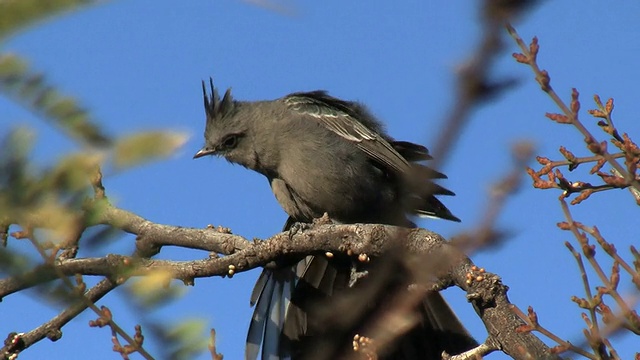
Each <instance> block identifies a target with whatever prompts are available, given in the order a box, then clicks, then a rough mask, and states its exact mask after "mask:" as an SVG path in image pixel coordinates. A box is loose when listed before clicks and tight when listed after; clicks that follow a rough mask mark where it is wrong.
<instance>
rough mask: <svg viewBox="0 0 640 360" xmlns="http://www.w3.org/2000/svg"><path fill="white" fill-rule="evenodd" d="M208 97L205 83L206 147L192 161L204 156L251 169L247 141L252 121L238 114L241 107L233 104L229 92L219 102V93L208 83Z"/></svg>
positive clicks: (211, 82)
mask: <svg viewBox="0 0 640 360" xmlns="http://www.w3.org/2000/svg"><path fill="white" fill-rule="evenodd" d="M209 83H210V86H211V94H210V95H208V94H207V90H206V87H205V82H204V81H203V82H202V92H203V95H204V110H205V114H206V117H207V120H206V127H205V131H204V141H205V145H204V146H203V147H202V149H200V150H199V151H198V152H197V153H196V154H195V155H194V156H193V158H194V159H197V158H201V157H204V156H207V155H216V156H222V157H224V158H225V159H227V160H228V161H230V162H233V163H237V164H241V165H244V166H247V167H251V163H252V150H251V146H250V144H248V141H247V135H248V131H249V126H250V124H251V119H250V117H249V116H248V115H250V114H244V113H243V112H242V111H241V108H242V106H243V104H242V103H241V102H238V101H235V100H233V97H232V96H231V89H227V91H226V92H225V93H224V96H223V97H222V99H220V96H219V95H218V90H217V89H216V88H215V87H214V86H213V80H211V79H210V80H209Z"/></svg>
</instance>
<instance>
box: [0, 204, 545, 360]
mask: <svg viewBox="0 0 640 360" xmlns="http://www.w3.org/2000/svg"><path fill="white" fill-rule="evenodd" d="M101 214H102V215H101V216H100V217H99V221H97V223H100V224H107V225H111V226H114V227H118V228H120V229H123V230H125V231H128V232H131V233H133V234H136V235H137V241H138V242H144V243H145V245H144V248H145V249H156V250H157V251H159V250H160V248H161V247H162V246H163V245H176V244H179V246H184V247H189V248H195V249H203V250H207V251H216V252H220V253H223V254H229V255H227V256H223V257H209V258H206V259H202V260H193V261H169V260H154V259H149V258H142V257H137V256H136V257H130V256H122V255H107V256H105V257H102V258H71V259H62V260H60V261H57V262H56V263H55V264H46V265H41V266H39V267H37V268H36V269H34V270H33V271H31V272H30V273H27V274H24V275H20V276H14V277H10V278H7V279H3V280H0V296H6V295H9V294H11V293H14V292H16V291H19V290H22V289H25V288H27V287H30V286H33V285H35V284H38V283H44V282H48V281H53V280H55V279H56V278H57V275H56V273H62V274H64V275H67V276H72V275H75V274H83V275H94V276H106V277H107V278H108V279H111V280H104V281H103V283H104V282H108V283H109V284H112V286H115V285H113V284H118V283H121V282H123V281H126V279H127V278H128V277H131V276H142V275H145V274H149V273H151V272H154V271H165V272H169V273H170V274H171V276H172V277H173V278H175V279H180V280H182V281H183V282H185V283H186V284H193V280H194V279H195V278H200V277H210V276H225V275H232V274H233V273H237V272H242V271H247V270H250V269H253V268H257V267H261V266H265V265H267V264H268V263H270V262H273V261H276V260H278V259H282V258H283V257H289V256H293V257H302V256H305V255H309V254H319V255H320V254H325V253H326V252H327V251H330V252H347V253H350V254H353V255H358V254H366V255H367V256H375V257H380V258H384V256H385V254H389V252H390V251H395V250H400V251H402V250H404V252H403V254H405V255H404V256H405V257H407V259H406V261H408V262H409V263H412V262H419V263H423V264H424V263H425V260H427V263H428V268H429V270H428V271H429V272H430V273H431V274H432V276H437V280H438V281H437V283H436V284H437V286H436V288H437V289H440V288H445V287H448V286H451V285H456V286H458V287H460V288H462V289H463V290H465V291H466V292H467V293H468V298H469V300H470V302H472V303H473V304H474V307H475V309H476V310H477V312H478V314H479V316H480V317H481V319H482V321H483V322H484V323H485V326H486V328H487V330H488V333H489V338H490V340H491V344H492V345H491V346H492V348H495V349H500V350H503V351H505V352H506V353H507V354H509V355H511V356H513V357H514V358H516V359H524V358H529V357H531V356H533V358H541V357H546V356H549V355H550V353H549V349H548V347H546V346H545V345H544V344H543V343H542V342H540V340H538V339H537V338H536V337H535V336H533V335H531V334H529V333H517V332H516V328H517V327H518V326H520V325H522V324H523V322H522V321H521V320H519V319H518V318H517V317H516V316H515V315H514V314H513V312H512V311H511V309H510V308H509V301H508V298H507V296H506V291H507V287H506V286H504V285H503V284H502V282H501V279H500V278H499V277H498V276H495V275H492V274H488V273H485V272H483V271H481V270H479V269H478V268H477V267H475V266H474V265H473V263H472V262H471V261H470V260H469V259H468V258H467V257H466V256H464V254H462V253H461V252H460V251H459V250H458V249H457V248H455V247H454V246H452V245H450V244H449V243H447V242H446V241H445V240H444V238H442V237H441V236H440V235H438V234H436V233H434V232H431V231H428V230H425V229H407V228H398V227H394V226H386V225H373V224H353V225H336V224H326V221H325V222H324V223H318V224H315V225H311V226H302V227H295V226H294V228H293V229H294V230H292V231H288V232H283V233H280V234H276V235H274V236H273V237H271V238H269V239H267V241H259V242H251V241H248V240H247V239H244V238H243V237H240V236H237V235H231V234H228V233H225V232H219V231H217V230H215V229H190V228H182V227H175V226H168V225H160V224H154V223H152V222H150V221H147V220H145V219H143V218H141V217H139V216H137V215H134V214H132V213H129V212H126V211H124V210H120V209H117V208H115V207H112V206H108V207H105V208H103V209H102V211H101ZM157 251H156V252H157ZM54 267H55V270H56V271H51V270H52V269H54ZM432 271H433V272H432ZM101 284H102V283H101ZM103 286H104V285H103ZM111 288H112V287H111ZM111 288H108V289H107V288H106V287H105V289H107V290H104V291H106V292H108V291H109V290H110V289H111ZM98 289H101V287H98V286H96V287H95V288H94V289H92V290H91V291H93V292H97V291H98ZM106 292H105V293H106ZM99 294H100V296H97V295H95V294H88V295H87V296H89V297H90V298H92V299H93V298H95V300H97V299H98V298H99V297H101V296H103V295H104V293H103V292H100V293H99ZM95 300H94V301H95ZM84 308H85V306H84V305H82V307H81V308H80V305H77V307H72V308H70V309H69V310H66V311H65V312H63V313H62V314H60V315H59V316H58V317H56V319H58V318H62V319H66V320H65V321H61V320H56V322H55V323H53V324H54V325H55V326H53V325H52V326H53V328H56V326H57V328H58V329H59V328H60V326H62V325H64V323H66V322H67V321H68V320H69V319H70V318H71V317H72V316H71V315H70V314H77V313H79V312H80V311H82V310H83V309H84ZM69 316H71V317H69ZM73 316H75V315H73ZM54 320H55V319H54ZM54 320H52V322H53V321H54ZM58 324H61V325H59V326H58ZM45 325H46V324H45ZM43 326H44V325H43ZM35 331H38V329H36V330H34V331H33V332H35ZM33 332H30V333H28V334H32V333H33ZM38 334H40V333H39V332H38ZM29 336H34V337H33V339H37V340H39V339H42V338H43V337H44V335H42V334H40V335H38V336H40V337H39V338H38V337H35V335H29ZM29 339H31V338H29ZM37 340H36V341H37ZM29 341H31V340H29Z"/></svg>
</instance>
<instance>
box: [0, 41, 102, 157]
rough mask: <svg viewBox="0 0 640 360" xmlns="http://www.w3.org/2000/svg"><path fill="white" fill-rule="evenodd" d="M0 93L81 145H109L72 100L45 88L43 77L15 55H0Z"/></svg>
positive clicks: (83, 111)
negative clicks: (60, 129)
mask: <svg viewBox="0 0 640 360" xmlns="http://www.w3.org/2000/svg"><path fill="white" fill-rule="evenodd" d="M0 92H1V93H2V94H3V95H4V96H6V97H9V98H11V99H13V100H14V101H16V102H17V103H20V104H21V105H23V106H24V107H26V108H27V109H28V110H30V111H32V112H34V113H36V114H38V115H41V117H42V118H43V119H45V120H46V121H50V122H52V123H54V124H55V125H57V126H59V127H60V128H62V129H63V130H64V131H65V132H66V133H67V134H68V135H70V136H71V137H72V138H74V139H76V140H78V141H80V142H81V143H83V144H87V145H94V146H105V145H109V143H110V142H111V141H110V139H109V137H107V136H106V135H105V134H103V133H102V131H101V130H100V128H99V127H98V125H97V124H96V123H95V122H94V121H92V120H91V119H90V117H89V114H88V113H87V111H86V110H84V109H82V108H81V107H80V106H79V105H78V104H77V102H76V100H75V99H73V98H71V97H69V96H65V95H62V94H61V93H60V92H59V91H58V90H56V89H55V88H54V87H53V86H51V85H48V84H47V83H46V80H45V77H44V75H42V74H39V73H36V72H33V71H32V70H30V69H29V67H28V65H27V63H26V61H25V60H24V59H22V58H20V57H19V56H18V55H15V54H4V53H0Z"/></svg>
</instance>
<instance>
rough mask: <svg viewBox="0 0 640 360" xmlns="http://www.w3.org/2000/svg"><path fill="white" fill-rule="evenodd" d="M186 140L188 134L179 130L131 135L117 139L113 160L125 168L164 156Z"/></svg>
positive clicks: (115, 163) (118, 165) (116, 164)
mask: <svg viewBox="0 0 640 360" xmlns="http://www.w3.org/2000/svg"><path fill="white" fill-rule="evenodd" d="M186 141H187V135H186V134H184V133H178V132H160V131H149V132H143V133H139V134H134V135H130V136H127V137H124V138H121V139H118V140H117V141H116V144H115V147H114V152H113V162H114V165H115V166H116V167H118V168H125V167H131V166H134V165H137V164H140V163H143V162H147V161H151V160H155V159H158V158H164V157H167V156H169V155H171V154H173V153H174V152H175V151H176V149H178V148H179V147H180V146H182V145H183V144H184V143H185V142H186Z"/></svg>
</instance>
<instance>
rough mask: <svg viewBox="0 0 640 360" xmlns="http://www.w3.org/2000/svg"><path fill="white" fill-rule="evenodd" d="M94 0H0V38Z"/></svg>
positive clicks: (91, 2)
mask: <svg viewBox="0 0 640 360" xmlns="http://www.w3.org/2000/svg"><path fill="white" fill-rule="evenodd" d="M96 2H97V1H95V0H94V1H91V0H46V1H43V0H0V40H3V39H4V38H6V37H7V36H9V35H11V34H12V33H15V32H16V31H18V30H20V29H22V28H24V27H26V26H29V25H33V24H34V23H35V22H38V21H42V20H44V19H46V18H50V17H53V16H54V15H58V14H60V13H62V12H65V11H70V10H73V9H76V8H78V7H80V6H81V5H89V4H93V3H96Z"/></svg>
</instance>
